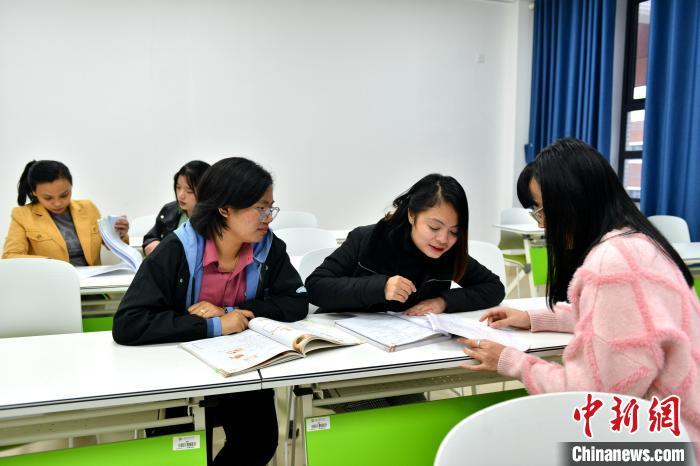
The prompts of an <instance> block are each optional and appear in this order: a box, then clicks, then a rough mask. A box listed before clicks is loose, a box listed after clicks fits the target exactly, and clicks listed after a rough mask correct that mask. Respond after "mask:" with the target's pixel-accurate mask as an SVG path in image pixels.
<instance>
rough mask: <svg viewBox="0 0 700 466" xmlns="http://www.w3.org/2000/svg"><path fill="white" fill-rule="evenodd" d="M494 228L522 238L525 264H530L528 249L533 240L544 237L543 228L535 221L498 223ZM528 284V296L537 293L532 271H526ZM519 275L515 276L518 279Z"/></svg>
mask: <svg viewBox="0 0 700 466" xmlns="http://www.w3.org/2000/svg"><path fill="white" fill-rule="evenodd" d="M493 227H494V228H496V229H498V230H501V231H507V232H509V233H515V234H516V235H520V236H522V238H523V245H524V249H525V262H526V264H529V265H531V264H532V256H531V255H530V249H531V248H532V243H533V242H535V241H541V240H542V238H544V228H540V227H539V226H537V224H536V223H522V224H507V225H506V224H498V225H493ZM527 277H528V284H529V285H530V296H536V295H537V288H536V287H535V282H534V281H533V279H532V271H530V272H528V273H527ZM519 278H520V277H516V280H518V279H519Z"/></svg>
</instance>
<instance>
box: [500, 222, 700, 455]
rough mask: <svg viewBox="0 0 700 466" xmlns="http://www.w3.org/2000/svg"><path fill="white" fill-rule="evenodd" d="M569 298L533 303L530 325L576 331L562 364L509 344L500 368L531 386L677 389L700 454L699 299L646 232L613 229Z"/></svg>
mask: <svg viewBox="0 0 700 466" xmlns="http://www.w3.org/2000/svg"><path fill="white" fill-rule="evenodd" d="M568 296H569V303H570V304H569V303H559V304H557V305H555V306H554V309H553V312H552V311H550V310H548V309H543V310H539V311H529V314H530V321H531V325H532V331H533V332H537V331H543V330H550V331H557V332H570V333H573V334H574V336H573V339H572V340H571V343H570V344H569V346H567V348H566V349H565V350H564V355H563V362H564V364H563V365H561V364H556V363H550V362H547V361H544V360H542V359H540V358H537V357H535V356H532V355H528V354H525V353H523V352H520V351H518V350H516V349H514V348H510V347H509V348H506V349H505V350H504V351H503V352H502V353H501V357H500V359H499V361H498V372H499V373H501V374H504V375H507V376H510V377H514V378H517V379H520V380H522V382H523V384H525V387H526V388H527V390H528V391H529V392H530V393H532V394H537V393H543V392H561V391H579V390H580V391H587V390H590V391H600V392H614V393H623V394H627V395H633V396H638V397H641V398H651V397H652V396H654V395H656V396H657V397H659V398H665V397H666V396H668V395H678V396H679V397H680V399H681V420H682V422H683V424H684V425H685V428H686V430H687V431H688V434H689V436H690V438H691V439H692V440H693V441H694V442H695V446H694V449H695V454H696V457H698V458H699V459H700V378H699V377H698V369H700V301H698V297H697V295H696V294H695V292H694V290H693V289H692V288H689V287H688V285H687V284H686V283H685V280H684V279H683V276H682V274H681V272H680V271H679V270H678V267H676V265H675V264H674V263H673V262H672V261H670V260H669V259H668V258H667V257H666V256H665V255H664V254H663V252H662V251H661V250H660V249H659V248H658V247H657V246H656V245H655V244H654V243H653V242H652V241H651V240H650V239H649V238H648V237H647V236H645V235H642V234H640V233H634V234H624V232H622V231H619V230H616V231H612V232H610V233H608V234H607V235H606V236H605V237H604V240H603V241H602V242H601V243H600V244H598V245H597V246H595V248H593V249H592V250H591V252H590V253H589V254H588V256H587V257H586V259H585V261H584V263H583V264H582V265H581V267H580V268H579V269H578V270H577V271H576V273H575V274H574V277H573V279H572V281H571V284H570V285H569V291H568Z"/></svg>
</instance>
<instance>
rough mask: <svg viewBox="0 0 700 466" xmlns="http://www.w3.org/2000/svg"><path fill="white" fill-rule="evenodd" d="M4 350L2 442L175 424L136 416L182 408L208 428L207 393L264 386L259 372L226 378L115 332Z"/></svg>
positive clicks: (0, 368)
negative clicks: (126, 342)
mask: <svg viewBox="0 0 700 466" xmlns="http://www.w3.org/2000/svg"><path fill="white" fill-rule="evenodd" d="M0 354H2V355H3V357H2V358H0V373H2V374H3V382H2V384H0V445H11V444H15V443H23V442H27V441H36V440H42V439H51V438H65V437H68V436H78V435H88V434H91V433H101V432H112V431H115V428H114V426H115V425H119V426H121V427H120V428H119V429H117V430H118V431H121V430H132V429H143V428H145V427H150V426H155V425H168V424H172V423H173V422H171V421H168V420H165V421H164V423H160V424H153V423H148V425H146V424H143V423H141V424H139V423H137V424H133V421H130V420H129V414H134V413H141V412H149V411H154V410H156V409H162V408H165V407H169V406H176V405H177V406H191V407H193V412H194V413H195V415H194V416H193V419H191V420H190V422H195V427H196V429H197V430H200V429H203V428H204V415H203V410H202V409H199V407H198V406H197V404H196V403H197V401H199V399H201V397H204V396H208V395H216V394H222V393H233V392H240V391H249V390H257V389H259V388H260V386H261V384H260V376H259V373H258V372H257V371H253V372H249V373H246V374H242V375H238V376H234V377H222V376H221V375H219V374H217V373H216V372H214V371H213V370H212V369H210V368H209V366H207V365H206V364H204V363H202V362H201V361H199V360H198V359H197V358H195V357H194V356H192V355H191V354H189V353H187V352H186V351H184V350H182V349H180V348H178V347H177V345H176V344H162V345H149V346H121V345H118V344H116V343H114V341H113V340H112V334H111V332H93V333H74V334H65V335H44V336H37V337H20V338H3V339H0ZM173 402H175V403H174V404H173ZM115 415H116V417H114V416H115ZM110 416H111V417H110ZM76 422H77V423H78V424H77V425H76ZM156 422H157V421H156ZM51 423H54V425H51Z"/></svg>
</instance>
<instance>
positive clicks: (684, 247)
mask: <svg viewBox="0 0 700 466" xmlns="http://www.w3.org/2000/svg"><path fill="white" fill-rule="evenodd" d="M672 246H673V247H674V249H675V250H676V251H678V254H679V255H680V256H681V259H683V261H684V262H685V263H686V264H688V265H697V264H700V243H673V244H672Z"/></svg>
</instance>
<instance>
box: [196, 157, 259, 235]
mask: <svg viewBox="0 0 700 466" xmlns="http://www.w3.org/2000/svg"><path fill="white" fill-rule="evenodd" d="M270 186H272V175H270V173H269V172H268V171H267V170H265V169H264V168H263V167H261V166H260V165H258V164H257V163H255V162H253V161H252V160H248V159H246V158H243V157H229V158H227V159H222V160H219V161H218V162H216V163H215V164H214V165H212V166H211V167H210V168H209V169H208V170H207V171H206V172H204V176H202V179H201V180H200V181H199V186H198V187H197V205H196V206H195V208H194V212H193V213H192V217H191V218H190V223H191V224H192V227H193V228H194V229H195V230H196V231H197V232H198V233H199V234H200V235H202V236H205V237H206V238H213V237H214V236H215V235H216V236H221V235H222V234H223V232H224V230H226V229H227V226H226V220H225V219H224V217H222V216H221V213H220V212H219V209H220V208H224V207H231V208H233V209H245V208H247V207H250V206H252V205H253V204H255V203H256V202H258V201H259V200H260V198H261V197H262V196H263V194H265V191H267V188H269V187H270Z"/></svg>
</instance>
